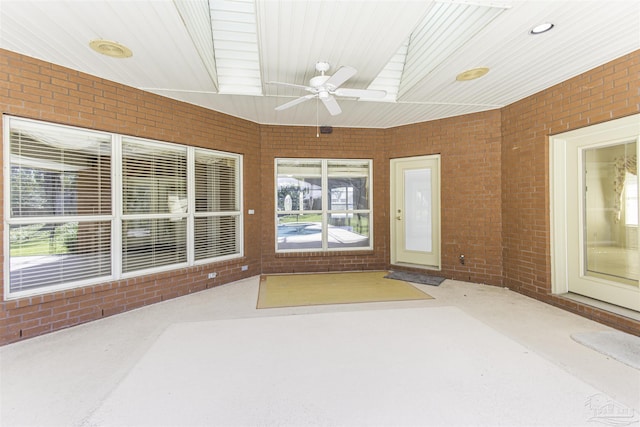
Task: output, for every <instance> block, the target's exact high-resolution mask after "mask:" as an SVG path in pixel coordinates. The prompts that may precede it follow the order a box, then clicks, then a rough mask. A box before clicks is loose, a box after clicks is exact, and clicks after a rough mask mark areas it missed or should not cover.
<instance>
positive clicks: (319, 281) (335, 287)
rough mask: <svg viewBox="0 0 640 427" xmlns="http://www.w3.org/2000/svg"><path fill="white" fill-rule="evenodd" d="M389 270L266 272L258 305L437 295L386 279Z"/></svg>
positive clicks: (286, 305)
mask: <svg viewBox="0 0 640 427" xmlns="http://www.w3.org/2000/svg"><path fill="white" fill-rule="evenodd" d="M387 274H388V272H387V271H373V272H356V273H319V274H286V275H265V276H262V277H261V278H260V291H259V293H258V306H257V307H258V308H276V307H298V306H305V305H324V304H353V303H363V302H382V301H407V300H425V299H433V297H432V296H431V295H429V294H427V293H425V292H422V291H421V290H419V289H418V288H416V287H414V286H413V285H411V284H409V283H406V282H402V281H398V280H389V279H385V278H384V276H385V275H387Z"/></svg>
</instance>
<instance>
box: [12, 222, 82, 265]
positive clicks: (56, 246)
mask: <svg viewBox="0 0 640 427" xmlns="http://www.w3.org/2000/svg"><path fill="white" fill-rule="evenodd" d="M77 235H78V224H77V223H67V224H60V225H57V224H56V225H54V224H32V225H25V226H21V227H15V228H12V229H11V230H10V231H9V243H10V249H11V256H12V257H18V256H36V255H39V256H42V255H62V254H67V253H69V252H70V250H69V248H70V247H73V245H74V243H75V242H76V239H77Z"/></svg>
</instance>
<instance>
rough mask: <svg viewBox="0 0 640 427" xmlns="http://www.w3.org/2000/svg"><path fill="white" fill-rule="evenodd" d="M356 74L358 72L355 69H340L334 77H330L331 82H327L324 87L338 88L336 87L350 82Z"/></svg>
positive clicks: (346, 67)
mask: <svg viewBox="0 0 640 427" xmlns="http://www.w3.org/2000/svg"><path fill="white" fill-rule="evenodd" d="M356 73H357V71H356V69H355V68H353V67H348V66H344V67H340V68H339V69H338V71H336V72H335V73H334V74H333V76H331V77H329V80H327V81H326V82H325V83H324V86H325V87H334V88H336V87H338V86H340V85H341V84H342V83H344V82H346V81H347V80H349V79H350V78H351V77H353V76H354V75H355V74H356Z"/></svg>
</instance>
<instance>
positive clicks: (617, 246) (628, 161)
mask: <svg viewBox="0 0 640 427" xmlns="http://www.w3.org/2000/svg"><path fill="white" fill-rule="evenodd" d="M636 147H637V145H636V143H635V142H630V143H626V144H617V145H613V146H605V147H598V148H591V149H586V150H584V156H583V162H584V164H583V177H584V188H583V197H584V224H585V227H584V242H585V248H584V258H585V266H584V271H585V274H586V275H591V276H595V277H604V278H607V279H609V280H613V281H619V282H621V283H628V281H635V282H636V283H637V280H638V278H639V277H640V274H639V273H640V259H639V258H638V239H637V232H638V230H637V227H636V226H633V225H630V224H628V221H626V220H625V218H626V217H627V216H631V217H632V216H634V215H637V200H638V188H637V185H635V186H634V184H635V183H634V182H633V179H629V176H633V177H637V173H638V172H637V155H636V149H637V148H636ZM636 179H637V178H636ZM629 200H632V201H634V202H635V206H632V204H633V203H629V202H628V201H629ZM634 208H635V210H634Z"/></svg>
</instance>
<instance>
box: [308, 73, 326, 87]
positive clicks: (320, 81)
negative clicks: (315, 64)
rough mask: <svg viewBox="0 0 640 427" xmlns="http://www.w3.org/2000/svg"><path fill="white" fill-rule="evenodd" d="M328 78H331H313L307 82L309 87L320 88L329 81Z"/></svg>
mask: <svg viewBox="0 0 640 427" xmlns="http://www.w3.org/2000/svg"><path fill="white" fill-rule="evenodd" d="M329 77H331V76H325V75H322V76H315V77H312V78H311V80H309V83H310V84H311V87H314V88H319V87H322V86H323V85H324V83H325V82H326V81H327V80H329Z"/></svg>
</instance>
